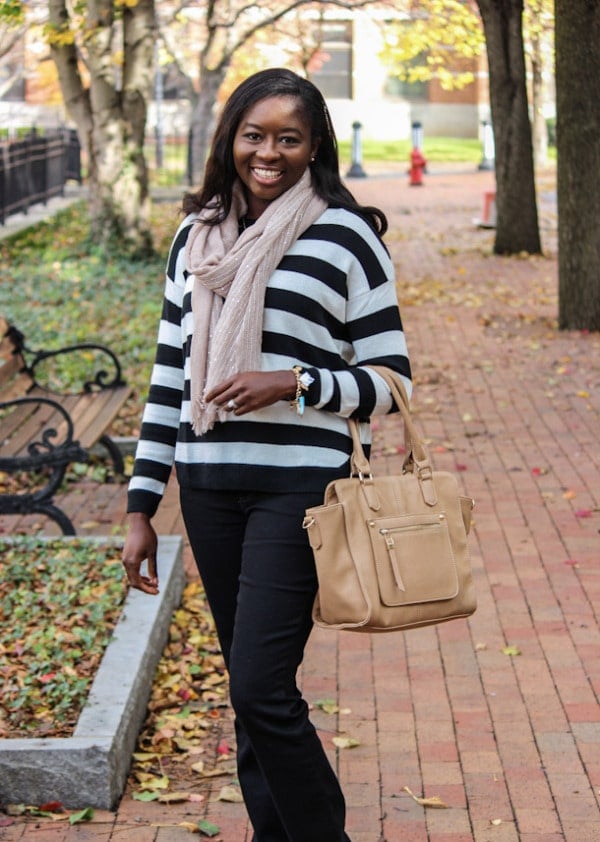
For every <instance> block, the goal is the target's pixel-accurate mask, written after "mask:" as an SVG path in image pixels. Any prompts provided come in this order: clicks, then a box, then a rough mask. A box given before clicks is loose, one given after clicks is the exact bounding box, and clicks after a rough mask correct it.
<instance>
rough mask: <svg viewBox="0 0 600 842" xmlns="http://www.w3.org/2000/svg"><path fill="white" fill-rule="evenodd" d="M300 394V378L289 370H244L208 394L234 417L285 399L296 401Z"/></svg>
mask: <svg viewBox="0 0 600 842" xmlns="http://www.w3.org/2000/svg"><path fill="white" fill-rule="evenodd" d="M295 394H296V375H295V374H294V372H293V371H292V370H291V369H289V370H283V369H282V370H280V371H243V372H241V373H240V374H236V375H235V376H234V377H231V378H229V380H225V381H223V383H219V385H218V386H215V387H214V389H211V390H210V392H208V394H207V395H206V402H207V403H210V402H211V401H213V402H214V403H215V404H217V406H219V407H221V409H226V410H229V411H231V412H233V414H234V415H245V414H246V413H247V412H254V410H256V409H262V408H263V407H265V406H271V404H274V403H277V401H281V400H293V398H294V395H295Z"/></svg>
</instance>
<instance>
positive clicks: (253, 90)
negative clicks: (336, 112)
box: [183, 68, 387, 235]
mask: <svg viewBox="0 0 600 842" xmlns="http://www.w3.org/2000/svg"><path fill="white" fill-rule="evenodd" d="M274 96H289V97H296V98H297V99H298V100H299V101H300V105H301V108H302V110H303V112H304V114H305V116H306V119H307V120H308V122H309V123H310V127H311V140H312V141H313V143H314V142H316V141H319V146H318V149H317V152H316V156H315V160H314V161H313V162H312V163H311V165H310V169H311V172H312V181H313V187H314V189H315V191H316V193H317V194H318V195H319V196H320V197H321V198H322V199H323V200H324V201H325V202H327V204H328V205H331V206H333V207H341V208H347V209H349V210H353V211H356V212H358V213H359V214H361V216H363V217H364V218H365V219H366V220H367V222H368V223H369V224H370V225H371V226H372V227H373V228H374V229H375V231H377V232H378V233H379V234H380V235H383V234H384V233H385V232H386V230H387V219H386V217H385V214H384V213H383V211H381V210H379V208H374V207H367V206H365V207H363V206H362V205H359V204H358V203H357V201H356V199H355V198H354V196H353V195H352V193H350V191H349V190H348V189H347V188H346V187H345V186H344V185H343V184H342V180H341V178H340V165H339V159H338V149H337V140H336V137H335V132H334V129H333V125H332V123H331V117H330V116H329V111H328V109H327V105H326V104H325V100H324V99H323V95H322V94H321V92H320V91H319V89H318V88H317V87H315V85H313V84H312V82H309V81H308V80H307V79H303V78H302V77H301V76H298V75H297V74H296V73H293V72H292V71H291V70H286V69H285V68H271V69H269V70H261V71H259V72H258V73H255V74H253V75H252V76H249V77H248V78H247V79H245V80H244V81H243V82H242V83H241V84H240V85H239V86H238V87H237V88H236V89H235V91H234V92H233V93H232V94H231V96H230V97H229V99H228V100H227V102H226V104H225V106H224V108H223V111H222V113H221V117H220V119H219V122H218V124H217V127H216V130H215V133H214V136H213V140H212V144H211V149H210V154H209V156H208V159H207V162H206V168H205V173H204V183H203V185H202V187H201V188H200V189H199V190H198V191H197V192H196V193H187V194H186V195H185V196H184V199H183V211H184V212H185V213H191V212H193V211H198V210H202V209H203V208H207V207H208V208H212V207H214V209H215V215H214V216H213V217H212V218H211V219H210V220H207V222H208V223H209V224H215V225H216V224H218V223H220V222H222V221H223V220H224V219H225V217H226V216H227V215H228V213H229V211H230V210H231V203H232V190H233V184H234V182H235V179H236V177H237V173H236V170H235V166H234V162H233V141H234V138H235V134H236V132H237V129H238V126H239V124H240V121H241V119H242V117H243V115H244V114H245V113H246V111H247V110H248V109H249V108H250V107H252V106H253V105H255V104H256V103H257V102H260V101H261V100H263V99H268V98H269V97H274Z"/></svg>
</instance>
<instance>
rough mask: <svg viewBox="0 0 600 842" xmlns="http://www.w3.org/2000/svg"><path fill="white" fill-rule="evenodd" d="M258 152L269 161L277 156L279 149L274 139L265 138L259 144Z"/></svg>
mask: <svg viewBox="0 0 600 842" xmlns="http://www.w3.org/2000/svg"><path fill="white" fill-rule="evenodd" d="M258 154H259V155H260V157H261V158H263V159H264V160H265V161H271V160H273V159H274V158H277V157H278V156H279V150H278V149H277V143H276V141H275V140H273V139H271V138H265V139H264V140H263V142H262V143H261V144H260V147H259V149H258Z"/></svg>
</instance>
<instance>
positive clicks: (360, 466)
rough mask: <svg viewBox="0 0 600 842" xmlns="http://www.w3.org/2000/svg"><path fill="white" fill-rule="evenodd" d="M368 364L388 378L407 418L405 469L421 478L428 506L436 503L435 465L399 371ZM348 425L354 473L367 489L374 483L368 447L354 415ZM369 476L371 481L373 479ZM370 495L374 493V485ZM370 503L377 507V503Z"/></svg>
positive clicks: (405, 428) (380, 374)
mask: <svg viewBox="0 0 600 842" xmlns="http://www.w3.org/2000/svg"><path fill="white" fill-rule="evenodd" d="M368 368H370V369H372V370H373V371H375V372H376V373H377V374H379V376H380V377H381V378H382V379H383V380H385V382H386V383H387V385H388V387H389V390H390V392H391V395H392V398H393V399H394V403H395V404H396V406H397V407H398V410H399V411H400V414H401V415H402V419H403V421H404V437H405V442H406V457H405V459H404V465H403V469H404V471H405V472H406V471H411V472H414V473H416V475H417V477H418V479H419V484H420V487H421V493H422V494H423V500H424V501H425V503H426V504H427V505H428V506H435V504H436V503H437V494H436V491H435V486H434V484H433V468H432V466H431V460H430V458H429V453H428V452H427V448H426V447H425V445H424V444H423V442H422V441H421V439H420V437H419V435H418V433H417V431H416V429H415V426H414V424H413V421H412V418H411V415H410V404H409V401H408V397H407V395H406V390H405V388H404V384H403V383H402V379H401V377H400V375H399V374H398V373H397V372H395V371H393V370H392V369H391V368H386V367H385V366H378V365H372V366H368ZM348 426H349V427H350V434H351V436H352V445H353V450H352V459H351V465H352V473H353V474H355V473H357V474H358V477H359V479H360V480H361V482H362V483H363V488H365V492H366V485H367V484H369V485H371V484H372V481H373V474H372V471H371V466H370V464H369V460H368V459H367V457H366V455H365V451H364V449H363V446H362V442H361V440H360V434H359V427H358V421H356V419H354V418H349V419H348ZM369 479H370V481H371V482H370V483H369ZM368 497H373V494H372V490H371V489H370V493H369V494H368ZM369 505H371V502H369ZM371 507H372V508H378V506H371Z"/></svg>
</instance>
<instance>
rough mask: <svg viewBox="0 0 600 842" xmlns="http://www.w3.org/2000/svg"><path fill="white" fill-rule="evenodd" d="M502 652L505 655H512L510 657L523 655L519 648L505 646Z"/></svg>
mask: <svg viewBox="0 0 600 842" xmlns="http://www.w3.org/2000/svg"><path fill="white" fill-rule="evenodd" d="M502 652H503V653H504V654H505V655H510V656H515V655H520V654H521V650H520V649H519V647H518V646H504V648H503V649H502Z"/></svg>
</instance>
